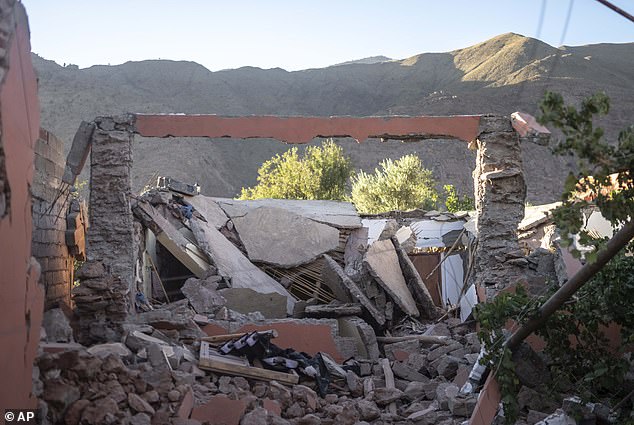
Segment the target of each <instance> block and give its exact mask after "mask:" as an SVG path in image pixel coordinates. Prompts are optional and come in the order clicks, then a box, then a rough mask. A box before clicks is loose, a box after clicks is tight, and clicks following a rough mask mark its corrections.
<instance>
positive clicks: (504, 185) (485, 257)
mask: <svg viewBox="0 0 634 425" xmlns="http://www.w3.org/2000/svg"><path fill="white" fill-rule="evenodd" d="M480 129H481V132H480V135H479V136H478V138H477V140H476V142H475V144H476V145H477V146H475V147H477V158H476V168H475V170H474V172H473V181H474V193H475V197H476V210H477V212H478V219H477V220H478V221H477V229H478V245H477V247H476V253H475V267H474V272H475V282H476V284H477V285H478V286H480V287H483V288H485V292H486V298H487V299H490V298H492V297H494V296H495V295H496V294H497V293H498V292H499V291H500V290H502V289H504V288H506V287H508V286H510V285H512V284H514V283H515V282H516V281H517V280H518V279H520V278H521V276H522V275H523V274H524V268H523V266H524V265H526V264H527V261H526V259H524V254H523V252H522V250H521V249H520V246H519V242H518V239H517V226H518V224H519V223H520V221H521V220H522V218H523V217H524V203H525V201H526V183H525V181H524V173H523V168H522V157H521V150H520V142H519V138H518V135H517V133H516V132H515V131H514V130H513V128H512V127H511V120H510V119H509V118H508V117H500V116H484V117H482V119H481V122H480Z"/></svg>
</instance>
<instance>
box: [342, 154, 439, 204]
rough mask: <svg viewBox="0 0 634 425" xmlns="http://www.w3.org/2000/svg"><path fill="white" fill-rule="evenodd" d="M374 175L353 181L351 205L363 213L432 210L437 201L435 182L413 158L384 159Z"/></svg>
mask: <svg viewBox="0 0 634 425" xmlns="http://www.w3.org/2000/svg"><path fill="white" fill-rule="evenodd" d="M380 165H381V167H380V169H379V168H377V169H375V170H374V174H367V173H365V172H364V171H359V172H358V173H357V174H356V175H354V176H353V177H352V195H351V198H352V202H353V203H354V205H355V206H356V207H357V210H358V211H359V212H362V213H367V214H376V213H382V212H386V211H396V210H400V211H406V210H412V209H415V208H422V209H433V208H434V207H435V206H436V203H437V201H438V192H437V191H436V189H435V186H436V181H435V180H434V177H433V174H432V172H431V171H430V170H427V169H425V168H424V167H423V165H422V163H421V161H420V158H419V157H418V156H416V155H405V156H403V157H401V158H400V159H397V160H395V161H393V160H391V159H385V160H384V161H383V162H381V164H380Z"/></svg>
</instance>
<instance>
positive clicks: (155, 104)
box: [34, 33, 634, 203]
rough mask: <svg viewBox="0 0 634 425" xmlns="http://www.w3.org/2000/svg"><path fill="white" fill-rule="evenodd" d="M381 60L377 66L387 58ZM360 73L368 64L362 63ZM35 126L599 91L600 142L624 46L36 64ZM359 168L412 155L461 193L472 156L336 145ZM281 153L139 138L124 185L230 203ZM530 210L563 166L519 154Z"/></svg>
mask: <svg viewBox="0 0 634 425" xmlns="http://www.w3.org/2000/svg"><path fill="white" fill-rule="evenodd" d="M386 59H387V58H386ZM364 62H369V63H364ZM34 64H35V67H36V69H37V72H38V75H39V86H40V99H41V108H42V123H43V126H44V127H46V128H47V129H49V130H50V131H52V132H54V133H55V134H57V135H58V136H59V137H61V138H63V139H64V140H65V141H66V142H67V143H70V140H72V136H73V134H74V132H75V131H76V129H77V126H78V125H79V122H80V121H81V120H82V119H83V120H91V119H93V118H94V117H95V116H99V115H109V114H117V113H122V112H126V111H132V112H182V113H213V114H226V115H244V114H281V115H321V116H328V115H358V116H367V115H388V114H400V115H418V114H426V115H447V114H480V113H498V114H510V113H511V112H514V111H516V110H524V111H527V112H530V113H535V112H536V105H537V103H538V101H539V99H540V98H541V96H542V94H543V92H544V91H545V90H546V89H549V90H554V91H559V92H562V93H563V94H564V96H565V97H566V99H567V100H569V101H578V100H579V99H581V98H582V97H584V96H586V95H588V94H591V93H593V92H596V91H598V90H604V91H605V92H606V93H607V94H608V95H610V97H611V98H612V111H613V113H612V114H611V116H610V117H609V118H608V119H606V120H605V122H604V123H603V124H604V125H605V127H606V128H607V130H608V135H610V136H614V135H615V134H616V132H617V131H618V129H619V128H621V127H623V126H624V125H625V124H626V123H631V116H632V112H633V111H634V73H632V72H631V69H632V68H633V67H634V43H629V44H621V45H613V44H600V45H591V46H581V47H562V48H560V49H556V48H554V47H552V46H549V45H548V44H545V43H543V42H541V41H538V40H535V39H531V38H527V37H523V36H521V35H517V34H511V33H509V34H503V35H500V36H498V37H495V38H493V39H491V40H487V41H485V42H483V43H480V44H477V45H475V46H471V47H467V48H465V49H460V50H456V51H452V52H447V53H425V54H420V55H417V56H413V57H411V58H407V59H404V60H388V61H383V59H382V58H380V57H379V58H370V60H368V61H365V60H361V61H352V62H351V63H344V64H339V65H336V66H331V67H328V68H321V69H308V70H303V71H295V72H287V71H285V70H283V69H279V68H275V69H268V70H263V69H259V68H252V67H244V68H240V69H234V70H224V71H218V72H211V71H209V70H207V69H206V68H204V67H203V66H201V65H199V64H196V63H194V62H183V61H180V62H177V61H166V60H151V61H141V62H128V63H125V64H123V65H117V66H101V65H100V66H93V67H90V68H86V69H77V68H76V67H72V66H67V67H62V66H60V65H58V64H56V63H54V62H52V61H47V60H45V59H43V58H40V57H38V56H35V55H34ZM341 143H342V145H343V146H344V149H345V150H346V151H347V152H348V153H349V154H350V155H351V156H352V158H353V160H354V162H355V165H356V166H357V167H361V168H364V169H366V170H368V169H373V168H374V167H375V166H376V164H378V162H379V161H380V160H382V159H383V158H385V157H388V156H389V157H399V156H401V155H403V154H405V153H409V152H416V153H418V154H419V155H420V156H421V159H422V160H423V162H424V163H425V165H426V166H428V167H430V168H432V169H433V170H434V173H435V174H436V177H437V178H439V179H440V180H442V183H454V184H456V185H457V187H458V188H459V190H460V191H461V192H463V193H464V192H469V191H471V187H472V183H471V181H470V173H471V169H472V168H473V161H474V160H473V158H474V156H473V152H469V151H468V150H467V149H466V146H464V145H463V144H461V143H459V142H448V141H438V142H421V143H409V144H408V143H396V142H390V143H387V144H381V143H379V142H372V143H367V144H366V143H364V144H361V145H358V144H356V143H354V142H351V141H341ZM285 149H288V146H285V145H283V144H281V143H279V142H275V141H266V140H248V141H237V140H226V139H225V140H206V139H196V140H182V139H167V140H151V139H143V138H138V140H137V146H136V147H135V168H134V185H135V188H140V187H142V186H143V184H145V183H146V182H147V181H148V179H149V178H150V177H151V176H152V175H153V174H154V173H155V172H160V173H161V174H170V175H173V176H174V177H177V178H182V179H186V180H196V181H198V182H199V183H201V184H202V186H203V192H204V193H206V194H211V195H217V196H233V195H235V194H236V193H237V192H238V191H239V189H240V187H242V186H246V185H252V184H254V183H255V177H256V171H257V168H258V166H259V165H260V164H261V163H262V162H263V161H264V160H266V159H268V158H270V157H271V156H272V155H273V154H275V153H279V152H281V151H283V150H285ZM524 159H525V165H526V169H527V173H528V185H529V200H530V202H533V203H537V202H548V201H552V200H554V199H556V198H557V195H558V193H560V184H561V182H562V179H563V177H564V175H565V174H566V171H565V170H566V167H565V166H564V163H563V162H562V161H561V160H560V159H558V158H553V157H552V156H551V155H550V154H549V152H548V150H547V149H546V148H544V147H540V146H537V145H532V144H528V145H526V146H525V147H524Z"/></svg>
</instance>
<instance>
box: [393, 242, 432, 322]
mask: <svg viewBox="0 0 634 425" xmlns="http://www.w3.org/2000/svg"><path fill="white" fill-rule="evenodd" d="M392 244H393V245H394V249H395V250H396V255H397V257H398V262H399V265H400V267H401V271H402V274H403V277H404V278H405V283H406V285H407V287H408V288H409V289H410V290H411V293H413V294H414V296H415V297H416V300H417V301H418V304H419V305H420V306H421V311H422V314H423V316H425V317H427V318H428V319H432V320H434V319H438V318H439V317H440V316H442V315H443V310H442V309H440V308H438V307H437V306H436V305H435V304H434V300H433V299H432V297H431V294H430V293H429V290H428V289H427V286H426V285H425V282H423V279H422V278H421V277H420V274H419V273H418V270H416V267H415V266H414V264H413V263H412V260H410V259H409V256H408V255H407V253H406V252H405V250H403V248H401V246H400V243H399V241H398V239H397V238H392Z"/></svg>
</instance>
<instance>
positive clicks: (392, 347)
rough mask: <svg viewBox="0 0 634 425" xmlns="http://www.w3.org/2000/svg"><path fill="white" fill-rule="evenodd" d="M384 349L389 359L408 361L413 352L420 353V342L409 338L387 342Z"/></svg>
mask: <svg viewBox="0 0 634 425" xmlns="http://www.w3.org/2000/svg"><path fill="white" fill-rule="evenodd" d="M383 351H385V357H387V358H388V359H389V360H398V361H406V360H407V359H408V358H409V356H410V355H411V354H418V353H420V342H419V341H417V340H409V341H401V342H395V343H393V344H385V345H384V346H383Z"/></svg>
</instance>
